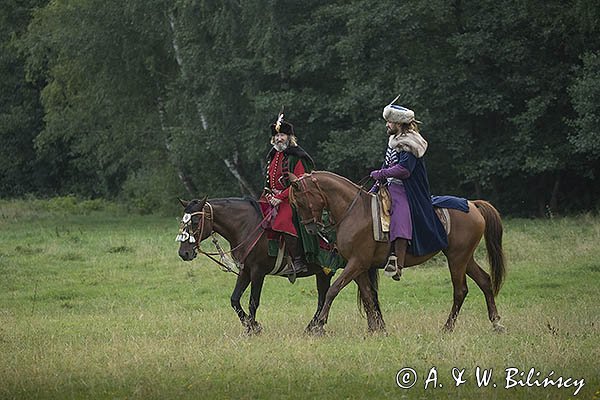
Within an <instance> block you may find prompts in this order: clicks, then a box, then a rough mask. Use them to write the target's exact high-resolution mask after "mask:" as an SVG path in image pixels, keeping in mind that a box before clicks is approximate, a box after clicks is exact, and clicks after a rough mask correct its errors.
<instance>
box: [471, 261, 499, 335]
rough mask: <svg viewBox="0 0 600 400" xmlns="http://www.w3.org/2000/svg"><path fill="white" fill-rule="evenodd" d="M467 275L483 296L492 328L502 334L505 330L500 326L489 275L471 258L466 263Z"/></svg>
mask: <svg viewBox="0 0 600 400" xmlns="http://www.w3.org/2000/svg"><path fill="white" fill-rule="evenodd" d="M467 275H469V276H470V277H471V279H473V280H474V281H475V283H476V284H477V286H479V288H480V289H481V291H482V292H483V295H484V296H485V303H486V304H487V309H488V316H489V318H490V321H491V322H492V326H493V327H494V330H495V331H496V332H504V331H505V328H504V326H502V325H501V324H500V322H499V321H500V315H498V310H496V301H495V300H494V293H493V291H492V280H491V278H490V275H489V274H488V273H487V272H485V271H484V270H483V269H482V268H481V267H480V266H479V264H477V261H475V260H474V259H473V257H471V259H470V260H469V262H468V263H467Z"/></svg>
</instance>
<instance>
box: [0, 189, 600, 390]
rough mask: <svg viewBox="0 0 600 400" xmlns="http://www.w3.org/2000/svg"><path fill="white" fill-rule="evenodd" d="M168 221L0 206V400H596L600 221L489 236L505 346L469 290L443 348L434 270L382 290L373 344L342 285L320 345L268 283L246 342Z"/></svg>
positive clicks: (444, 282) (309, 305) (226, 278)
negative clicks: (493, 239)
mask: <svg viewBox="0 0 600 400" xmlns="http://www.w3.org/2000/svg"><path fill="white" fill-rule="evenodd" d="M179 218H180V215H173V216H170V217H161V216H150V215H136V214H129V213H127V212H126V211H125V210H122V209H120V208H118V207H116V206H114V205H110V204H106V203H103V202H95V201H76V200H74V199H71V198H62V199H55V200H50V201H37V200H28V201H21V202H15V201H0V238H1V240H0V398H1V399H271V398H274V399H366V398H369V399H482V398H487V399H507V398H510V399H513V398H514V399H527V400H532V399H575V398H576V399H599V398H600V309H599V306H600V290H599V282H600V217H599V216H594V215H591V214H586V215H581V216H575V217H568V218H559V217H555V218H553V219H545V220H531V219H510V218H509V219H506V220H505V221H504V223H505V225H504V228H505V229H504V249H505V252H506V256H507V260H508V275H507V278H506V282H505V284H504V287H503V288H502V290H501V291H500V294H499V296H498V297H497V299H496V300H497V305H498V310H499V312H500V315H501V317H502V320H501V322H502V323H503V325H504V326H505V327H506V333H504V334H497V333H494V332H493V330H492V326H491V323H490V322H489V321H488V319H487V311H486V307H485V301H484V298H483V294H482V293H481V291H480V290H479V289H478V288H477V286H476V285H475V284H474V282H472V281H469V282H468V283H469V289H470V292H469V294H468V296H467V299H466V300H465V304H464V306H463V308H462V310H461V313H460V315H459V318H458V321H457V326H456V330H455V331H454V332H453V333H451V334H445V333H442V331H441V328H442V325H443V324H444V322H445V320H446V318H447V315H448V313H449V311H450V307H451V304H452V287H451V283H450V277H449V273H448V270H447V267H446V264H445V258H444V257H443V256H436V257H435V258H434V259H433V260H431V261H429V262H427V263H426V264H424V265H422V266H419V267H415V268H410V269H407V270H405V272H404V274H403V277H402V280H401V281H400V282H394V281H392V280H389V279H385V278H384V277H383V275H381V281H380V301H381V305H382V310H383V314H384V318H385V321H386V324H387V334H368V333H367V324H366V320H365V319H364V317H363V316H362V315H361V313H360V312H359V310H358V309H357V304H356V285H354V284H351V285H349V286H348V287H347V288H346V289H344V290H343V291H342V293H341V294H340V295H339V296H338V298H337V299H336V301H335V302H334V304H333V307H332V312H331V316H330V320H329V324H328V325H327V327H326V329H327V334H326V335H325V336H323V337H311V336H306V335H305V334H304V333H303V330H304V327H305V326H306V324H307V323H308V321H309V320H310V319H311V317H312V315H313V313H314V311H315V307H316V287H315V280H314V278H306V279H300V280H298V281H297V282H296V283H295V284H294V285H292V284H290V283H289V282H288V281H287V279H285V278H280V277H268V278H267V279H266V282H265V285H264V288H263V294H262V299H261V305H260V308H259V311H258V320H259V322H261V323H262V325H263V328H264V331H263V333H262V334H261V335H258V336H251V337H249V336H245V335H244V334H243V329H242V326H241V324H240V323H239V320H238V319H237V316H236V315H235V313H234V311H233V310H232V309H231V307H230V304H229V296H230V294H231V291H232V290H233V286H234V283H235V275H233V274H230V273H225V272H222V271H221V270H219V268H218V267H217V266H216V265H214V264H213V263H212V262H211V261H210V260H208V259H206V258H198V259H196V260H194V261H192V262H183V261H182V260H181V259H180V258H179V257H178V254H177V249H178V244H177V243H176V242H175V240H174V239H175V236H176V234H177V230H178V226H179V225H178V224H179V222H178V219H179ZM209 244H210V243H204V244H203V246H204V247H206V248H209V247H210V246H209ZM478 255H479V256H478V259H479V261H480V264H481V265H482V266H483V267H484V268H485V269H487V264H486V260H485V253H484V246H483V245H481V246H480V248H479V249H478ZM248 292H249V291H248ZM247 302H248V294H247V293H246V295H245V296H244V303H243V304H244V306H245V307H247ZM399 371H402V372H400V373H399ZM478 372H479V374H478ZM528 375H530V376H529V378H528ZM486 376H487V377H488V378H489V380H488V381H486V380H485V379H484V378H485V377H486ZM415 378H416V379H415ZM545 378H546V380H544V379H545ZM548 379H551V380H552V383H550V384H548V385H546V387H544V382H546V383H548ZM398 383H400V384H401V385H402V386H406V388H401V387H400V386H399V384H398ZM409 386H410V387H409ZM576 391H577V394H575V393H576Z"/></svg>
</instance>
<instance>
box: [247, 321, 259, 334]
mask: <svg viewBox="0 0 600 400" xmlns="http://www.w3.org/2000/svg"><path fill="white" fill-rule="evenodd" d="M261 332H262V326H261V325H260V324H259V323H258V322H255V323H253V324H248V325H246V332H245V334H246V336H254V335H259V334H260V333H261Z"/></svg>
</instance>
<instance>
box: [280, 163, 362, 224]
mask: <svg viewBox="0 0 600 400" xmlns="http://www.w3.org/2000/svg"><path fill="white" fill-rule="evenodd" d="M308 177H310V180H311V181H312V182H313V183H314V184H315V187H316V188H317V190H318V192H319V196H320V197H321V199H322V200H323V209H329V210H331V207H330V206H329V201H328V200H327V196H325V193H324V192H323V189H321V185H319V180H318V179H317V177H316V176H313V174H312V173H310V174H304V175H303V176H301V177H300V178H298V182H300V183H301V185H302V189H303V190H302V191H300V193H301V194H304V195H305V196H306V199H307V200H308V208H309V209H310V212H311V215H312V218H310V219H305V220H301V221H300V223H302V224H303V225H307V224H309V223H315V224H317V225H320V226H321V227H322V228H323V229H325V230H328V229H331V228H334V227H335V226H336V225H339V224H341V223H342V221H344V219H345V218H346V217H347V216H348V214H349V213H350V210H352V208H353V207H354V205H355V204H356V202H357V201H358V199H359V198H360V193H361V191H363V190H364V188H363V186H362V185H363V184H364V183H365V182H367V181H368V180H369V179H370V177H369V176H366V177H365V178H363V179H361V180H360V181H359V185H358V186H359V188H358V191H357V192H356V194H355V195H354V197H353V198H352V201H351V202H350V204H349V205H348V207H347V208H346V210H345V211H344V213H343V214H342V216H341V218H340V219H339V220H338V221H332V222H331V223H330V224H329V225H328V226H325V225H324V224H323V223H322V222H319V221H318V219H317V217H316V216H315V211H314V209H313V202H312V200H311V196H314V195H315V194H314V193H313V192H312V191H311V190H310V189H308V188H307V187H306V183H305V182H304V179H305V178H308ZM290 194H291V197H292V199H291V200H292V202H294V201H295V197H294V190H292V191H291V192H290ZM309 195H311V196H309Z"/></svg>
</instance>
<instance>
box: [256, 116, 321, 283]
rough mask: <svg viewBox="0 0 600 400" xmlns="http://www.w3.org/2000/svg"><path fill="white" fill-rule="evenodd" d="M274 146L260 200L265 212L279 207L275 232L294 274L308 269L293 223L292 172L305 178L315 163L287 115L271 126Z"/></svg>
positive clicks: (275, 218)
mask: <svg viewBox="0 0 600 400" xmlns="http://www.w3.org/2000/svg"><path fill="white" fill-rule="evenodd" d="M271 144H272V145H273V148H272V149H271V150H270V151H269V154H268V156H267V168H266V181H265V189H264V191H263V193H262V196H261V197H260V199H259V203H260V204H261V208H262V209H263V212H269V211H270V210H271V209H272V208H275V209H276V210H274V212H275V213H276V215H275V217H274V219H273V220H272V222H271V229H272V230H274V231H277V232H281V233H282V234H283V239H284V241H285V244H286V247H287V249H288V251H289V252H290V256H291V257H292V261H293V267H294V272H295V273H298V272H302V271H306V270H307V266H306V261H305V260H304V251H303V249H302V243H301V241H300V240H299V239H298V233H297V231H296V227H295V226H294V221H293V215H294V213H293V211H292V207H291V205H290V202H289V192H290V180H289V173H290V172H291V173H293V174H294V175H296V176H302V174H304V173H305V172H311V171H312V170H313V168H314V162H313V160H312V158H311V157H310V155H308V153H307V152H306V151H304V149H302V147H300V146H298V141H297V138H296V133H295V131H294V126H293V125H292V124H290V123H289V122H287V121H285V120H284V115H283V112H282V113H280V114H279V117H278V118H277V121H276V122H275V123H273V124H271Z"/></svg>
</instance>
